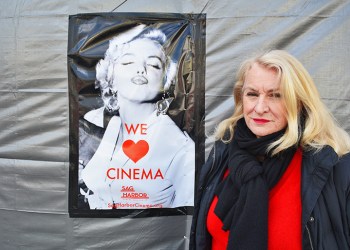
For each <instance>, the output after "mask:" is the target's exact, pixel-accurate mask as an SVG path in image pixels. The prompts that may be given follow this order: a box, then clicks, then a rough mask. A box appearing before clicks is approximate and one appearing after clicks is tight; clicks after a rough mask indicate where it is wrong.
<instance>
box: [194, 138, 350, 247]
mask: <svg viewBox="0 0 350 250" xmlns="http://www.w3.org/2000/svg"><path fill="white" fill-rule="evenodd" d="M228 147H229V144H224V143H223V142H221V141H216V142H215V144H214V147H213V149H212V150H211V152H210V154H209V157H208V160H207V162H206V163H205V164H204V165H203V167H202V169H201V173H200V177H199V185H198V190H197V193H196V200H195V209H194V215H193V220H192V228H191V238H190V249H196V250H202V249H211V236H210V235H209V233H208V231H207V228H206V218H207V212H208V209H209V206H210V203H211V201H212V200H213V198H214V190H215V188H216V186H217V184H218V183H219V181H220V180H221V179H222V178H223V174H224V172H225V170H226V167H227V159H228V157H227V156H228ZM301 185H302V186H301V188H302V236H303V249H304V250H305V249H325V250H336V249H340V250H345V249H350V232H349V223H350V197H349V195H350V154H346V155H344V156H343V157H341V158H340V159H339V158H338V156H337V155H336V153H335V152H334V150H333V149H331V148H330V147H325V148H324V149H322V150H321V152H320V153H319V154H317V155H315V154H314V152H313V151H307V152H305V151H304V152H303V158H302V183H301Z"/></svg>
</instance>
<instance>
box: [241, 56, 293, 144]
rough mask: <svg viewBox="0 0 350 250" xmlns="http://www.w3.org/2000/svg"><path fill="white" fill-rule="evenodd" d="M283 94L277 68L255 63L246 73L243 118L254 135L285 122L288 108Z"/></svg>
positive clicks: (275, 129)
mask: <svg viewBox="0 0 350 250" xmlns="http://www.w3.org/2000/svg"><path fill="white" fill-rule="evenodd" d="M282 98H283V97H282V93H281V90H280V80H279V77H278V74H277V72H276V71H275V70H273V69H268V68H265V67H263V66H261V65H259V64H257V63H254V64H253V66H252V68H251V69H250V70H249V71H248V72H247V75H246V79H245V82H244V85H243V98H242V100H243V116H244V119H245V122H246V124H247V126H248V128H249V129H250V130H251V131H252V132H253V133H254V134H255V135H256V136H257V137H261V136H265V135H269V134H272V133H274V132H277V131H279V130H281V129H283V128H285V127H286V126H287V109H286V106H285V104H284V102H283V99H282Z"/></svg>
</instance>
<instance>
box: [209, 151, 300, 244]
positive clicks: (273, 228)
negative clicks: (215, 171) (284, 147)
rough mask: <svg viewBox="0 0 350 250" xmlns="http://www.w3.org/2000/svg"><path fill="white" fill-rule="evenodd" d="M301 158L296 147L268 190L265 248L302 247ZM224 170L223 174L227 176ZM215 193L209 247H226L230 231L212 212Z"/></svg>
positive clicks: (216, 199)
mask: <svg viewBox="0 0 350 250" xmlns="http://www.w3.org/2000/svg"><path fill="white" fill-rule="evenodd" d="M301 158H302V153H301V151H300V150H297V152H296V154H295V155H294V157H293V159H292V161H291V163H290V165H289V166H288V168H287V170H286V172H285V173H284V174H283V176H282V177H281V179H280V180H279V182H278V183H277V184H276V186H275V187H274V188H273V189H272V190H271V191H270V192H269V214H268V216H269V217H268V249H269V250H277V249H283V250H301V249H302V239H301ZM227 174H228V173H227V172H226V173H225V177H226V176H227ZM217 202H218V197H217V196H215V197H214V199H213V202H212V203H211V206H210V208H209V212H208V217H207V229H208V231H209V233H210V234H211V236H212V249H213V250H222V249H226V248H227V244H228V237H229V231H227V232H225V231H224V230H222V226H223V223H222V221H221V220H220V219H219V218H218V217H217V216H216V214H215V213H214V208H215V207H216V204H217Z"/></svg>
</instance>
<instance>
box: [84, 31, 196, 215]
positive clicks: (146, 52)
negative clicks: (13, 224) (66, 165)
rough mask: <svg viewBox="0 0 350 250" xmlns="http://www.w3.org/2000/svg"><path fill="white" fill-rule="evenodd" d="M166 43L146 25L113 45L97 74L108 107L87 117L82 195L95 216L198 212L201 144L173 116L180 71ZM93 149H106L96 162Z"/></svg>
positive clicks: (99, 150) (113, 41)
mask: <svg viewBox="0 0 350 250" xmlns="http://www.w3.org/2000/svg"><path fill="white" fill-rule="evenodd" d="M165 41H166V36H165V34H164V33H163V32H162V31H160V30H158V29H147V28H146V27H145V26H144V25H139V26H137V27H135V28H133V29H131V30H129V31H127V32H125V33H123V34H121V35H119V36H117V37H115V38H113V39H112V40H111V41H110V43H109V48H108V49H107V51H106V53H105V57H104V58H103V59H102V60H100V62H99V63H98V65H97V66H96V85H97V86H98V87H99V88H100V89H101V95H102V99H103V101H104V104H105V106H104V107H102V108H100V109H96V110H92V111H90V112H88V113H86V114H85V115H84V120H83V121H82V123H81V124H82V125H83V126H80V132H79V133H80V149H79V153H80V155H79V156H80V163H81V169H80V174H79V176H80V179H81V180H80V182H81V183H84V184H83V186H85V185H86V187H85V189H84V188H81V189H80V192H81V194H82V195H84V196H85V200H87V202H88V204H89V207H90V209H145V208H172V207H180V206H193V199H194V178H195V177H194V173H195V148H194V142H193V140H192V139H191V138H190V137H189V136H188V134H187V133H186V132H184V131H182V130H181V129H180V128H179V127H178V126H177V125H176V124H175V123H174V122H173V121H172V120H171V118H170V117H169V116H168V115H167V114H166V111H167V109H168V107H169V105H170V102H171V98H168V94H167V91H168V90H169V87H170V85H171V84H172V82H173V81H174V79H175V76H176V63H174V62H173V61H172V60H171V59H170V57H168V56H167V55H166V53H165V49H164V47H163V46H164V43H165ZM106 113H108V114H109V115H110V117H111V119H110V120H109V122H108V125H107V126H106V128H104V127H105V126H104V124H105V123H106V122H105V120H106V119H105V114H106ZM111 114H112V115H111ZM91 126H94V127H98V130H99V131H100V135H103V136H102V139H101V140H99V138H98V137H99V136H98V133H97V134H96V135H92V136H91V133H89V130H90V129H91ZM84 135H85V136H84ZM86 135H88V136H86ZM91 141H95V144H99V146H98V147H97V150H96V151H95V152H94V153H93V156H92V157H91V159H90V157H89V151H90V149H89V147H90V146H91V145H93V144H94V143H91Z"/></svg>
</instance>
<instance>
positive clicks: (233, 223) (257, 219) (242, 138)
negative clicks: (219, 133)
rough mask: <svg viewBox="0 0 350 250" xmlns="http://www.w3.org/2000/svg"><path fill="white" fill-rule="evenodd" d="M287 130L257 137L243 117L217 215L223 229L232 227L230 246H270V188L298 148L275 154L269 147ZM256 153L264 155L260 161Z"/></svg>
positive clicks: (219, 190)
mask: <svg viewBox="0 0 350 250" xmlns="http://www.w3.org/2000/svg"><path fill="white" fill-rule="evenodd" d="M284 132H285V130H282V131H278V132H275V133H273V134H270V135H267V136H263V137H260V138H257V137H256V136H255V135H254V134H253V133H252V132H251V131H250V130H249V128H248V127H247V125H246V123H245V121H244V119H243V118H242V119H240V120H239V121H238V122H237V125H236V127H235V133H234V137H233V140H232V142H231V143H230V151H229V161H228V169H229V175H228V176H227V177H226V178H225V179H224V180H223V181H222V182H221V183H220V184H219V185H218V187H217V189H216V195H217V196H218V203H217V206H216V208H215V214H216V215H217V216H218V217H219V218H220V219H221V220H222V222H223V224H224V226H223V229H224V230H230V235H229V241H228V246H227V249H235V250H236V249H239V250H260V249H264V250H265V249H267V231H268V230H267V215H268V199H269V190H270V189H271V188H273V187H274V186H275V185H276V184H277V182H278V181H279V179H280V178H281V177H282V175H283V173H284V172H285V170H286V169H287V167H288V165H289V163H290V161H291V160H292V158H293V156H294V154H295V152H296V149H297V147H291V148H288V149H286V150H284V151H283V152H280V153H279V154H277V155H275V156H273V157H272V156H271V154H267V153H266V149H267V147H268V146H269V145H270V144H271V143H272V142H274V141H276V140H278V139H279V138H280V137H281V136H282V135H283V134H284ZM257 156H258V157H260V158H263V159H264V160H263V161H262V162H259V161H258V159H257Z"/></svg>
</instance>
